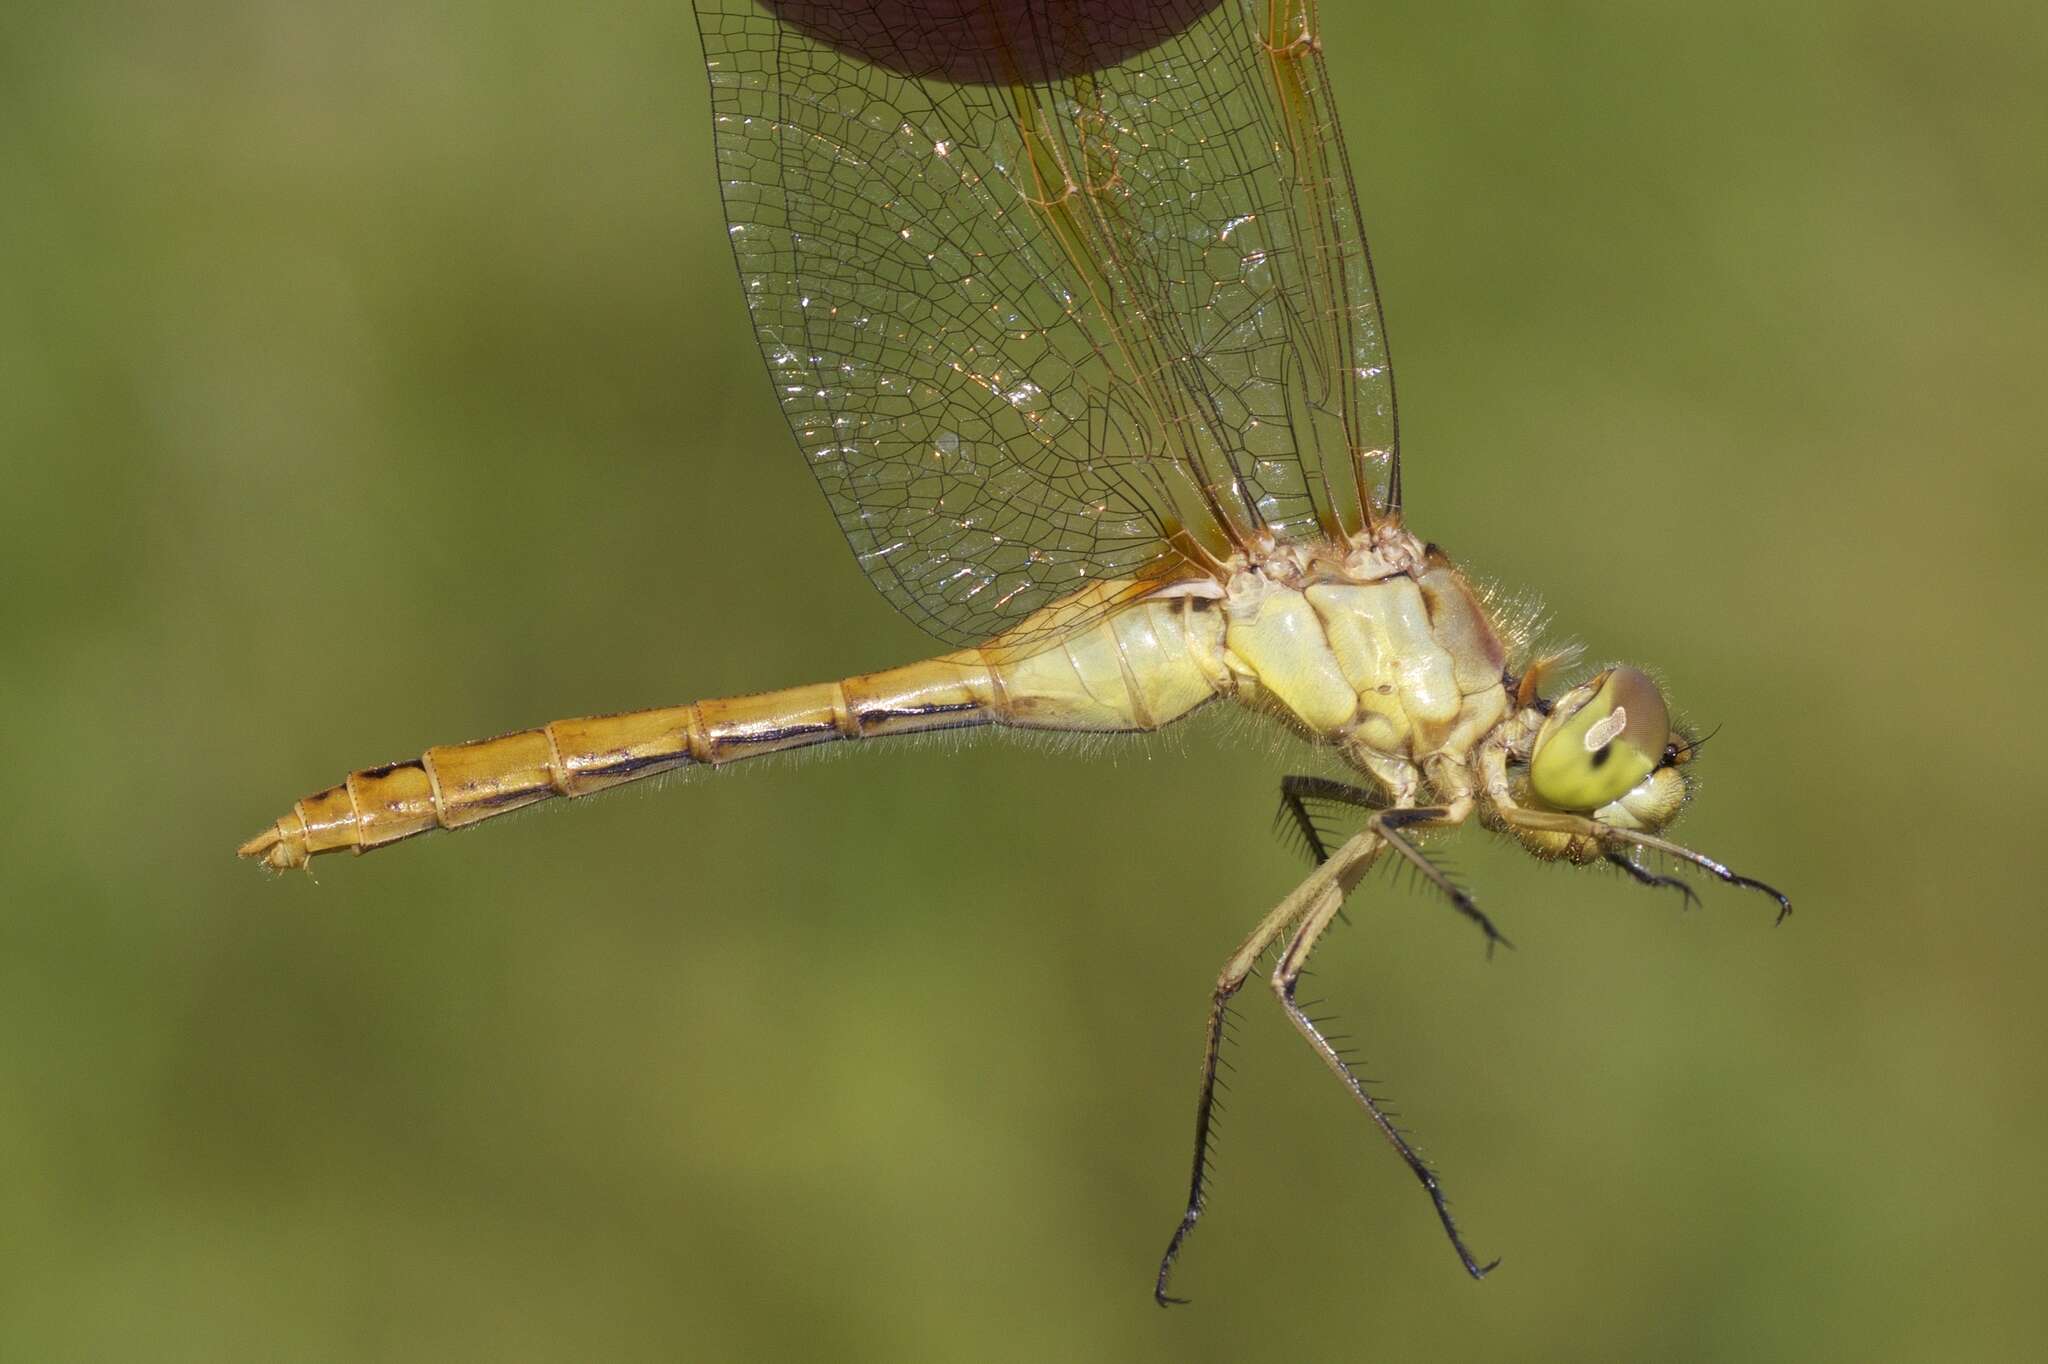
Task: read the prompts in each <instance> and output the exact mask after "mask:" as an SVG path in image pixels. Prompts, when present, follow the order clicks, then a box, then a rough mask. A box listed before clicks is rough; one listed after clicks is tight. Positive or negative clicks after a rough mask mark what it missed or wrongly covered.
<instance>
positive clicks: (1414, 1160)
mask: <svg viewBox="0 0 2048 1364" xmlns="http://www.w3.org/2000/svg"><path fill="white" fill-rule="evenodd" d="M1359 837H1360V838H1369V839H1373V840H1374V841H1375V842H1380V841H1382V835H1380V834H1378V833H1375V832H1374V831H1373V830H1371V829H1367V830H1366V831H1365V832H1364V833H1362V834H1360V835H1359ZM1375 851H1377V849H1375ZM1343 898H1344V894H1343V891H1342V890H1337V889H1334V888H1333V889H1332V891H1331V892H1330V893H1329V894H1328V895H1326V896H1324V897H1323V898H1322V899H1320V900H1319V901H1318V902H1317V903H1316V904H1315V905H1314V906H1313V907H1312V908H1311V909H1310V911H1309V913H1308V915H1307V916H1306V917H1305V918H1303V920H1302V922H1301V926H1300V927H1299V928H1297V929H1296V930H1295V932H1294V937H1293V938H1292V939H1291V940H1290V941H1289V942H1288V944H1287V948H1286V950H1285V951H1284V952H1282V953H1281V954H1280V961H1279V964H1278V965H1276V966H1275V967H1274V968H1273V980H1272V984H1273V993H1274V995H1276V996H1277V997H1278V998H1279V1000H1280V1007H1281V1008H1283V1009H1285V1010H1286V1011H1287V1017H1288V1019H1289V1020H1290V1021H1292V1022H1293V1024H1294V1026H1295V1029H1296V1030H1297V1031H1298V1032H1300V1033H1301V1035H1302V1036H1303V1037H1304V1038H1306V1039H1307V1040H1308V1044H1309V1045H1310V1046H1311V1047H1313V1048H1315V1052H1316V1055H1318V1056H1320V1057H1321V1058H1322V1059H1323V1064H1324V1065H1326V1066H1328V1067H1329V1068H1330V1071H1331V1073H1333V1074H1334V1075H1336V1077H1337V1078H1338V1079H1339V1080H1340V1081H1342V1082H1343V1084H1344V1087H1345V1088H1346V1089H1348V1090H1350V1091H1351V1097H1352V1098H1354V1099H1356V1100H1358V1102H1359V1105H1360V1106H1361V1107H1363V1108H1364V1109H1365V1112H1366V1116H1368V1117H1370V1118H1371V1119H1372V1121H1373V1125H1374V1126H1376V1127H1378V1128H1379V1129H1380V1135H1382V1136H1384V1137H1385V1138H1386V1139H1387V1141H1388V1142H1389V1143H1391V1144H1392V1146H1393V1148H1394V1150H1395V1152H1396V1153H1398V1154H1399V1155H1400V1157H1401V1159H1402V1160H1403V1161H1404V1162H1406V1163H1407V1166H1408V1168H1409V1169H1410V1170H1412V1171H1413V1172H1414V1174H1415V1177H1416V1179H1418V1180H1420V1181H1421V1183H1422V1187H1423V1188H1424V1189H1426V1190H1428V1191H1429V1200H1430V1202H1431V1203H1432V1204H1434V1205H1435V1207H1436V1215H1437V1220H1438V1221H1439V1222H1441V1223H1443V1228H1444V1234H1445V1235H1447V1236H1449V1237H1450V1239H1451V1248H1452V1249H1453V1250H1455V1251H1457V1253H1458V1259H1459V1260H1460V1261H1462V1262H1463V1264H1464V1266H1465V1272H1466V1273H1468V1274H1470V1275H1471V1276H1472V1277H1473V1278H1475V1279H1483V1278H1485V1277H1486V1276H1487V1274H1488V1273H1490V1272H1491V1271H1492V1270H1493V1267H1494V1266H1495V1265H1498V1264H1499V1263H1500V1261H1499V1260H1493V1261H1491V1262H1489V1263H1487V1264H1483V1265H1482V1264H1480V1263H1479V1261H1478V1259H1477V1258H1476V1257H1475V1256H1474V1255H1473V1254H1472V1252H1471V1250H1469V1249H1468V1248H1467V1247H1466V1245H1465V1241H1464V1238H1463V1237H1462V1236H1460V1235H1459V1234H1458V1224H1457V1223H1456V1222H1455V1221H1454V1220H1453V1219H1452V1217H1451V1207H1450V1204H1449V1203H1448V1202H1447V1201H1446V1200H1445V1198H1444V1191H1443V1186H1442V1184H1440V1183H1439V1182H1438V1180H1437V1177H1436V1171H1434V1170H1432V1169H1431V1168H1430V1167H1429V1163H1428V1162H1427V1161H1425V1160H1423V1158H1422V1156H1421V1155H1420V1154H1419V1153H1418V1152H1417V1151H1416V1150H1415V1148H1414V1147H1413V1146H1411V1145H1409V1143H1408V1138H1407V1136H1406V1135H1405V1134H1404V1133H1403V1132H1402V1131H1401V1129H1400V1128H1398V1127H1396V1126H1395V1125H1394V1122H1393V1120H1392V1119H1391V1118H1389V1117H1388V1116H1387V1114H1386V1113H1385V1112H1384V1111H1383V1110H1382V1109H1381V1108H1380V1106H1379V1104H1378V1103H1377V1102H1376V1101H1375V1100H1374V1099H1373V1097H1372V1094H1371V1093H1370V1092H1369V1091H1368V1090H1367V1089H1366V1087H1365V1084H1364V1082H1363V1081H1361V1080H1360V1079H1359V1078H1358V1075H1357V1074H1356V1072H1354V1071H1353V1070H1352V1069H1351V1066H1350V1063H1349V1062H1347V1061H1346V1060H1345V1059H1344V1056H1343V1054H1342V1053H1340V1052H1339V1051H1338V1050H1337V1048H1336V1047H1335V1046H1333V1045H1331V1043H1330V1040H1329V1039H1328V1038H1327V1037H1325V1036H1323V1033H1322V1030H1321V1029H1320V1028H1318V1027H1317V1026H1316V1022H1315V1020H1314V1019H1312V1018H1310V1017H1309V1016H1308V1014H1307V1013H1306V1012H1305V1011H1304V1010H1303V1009H1302V1007H1301V1005H1300V1004H1299V1003H1297V1002H1296V1001H1295V998H1294V987H1295V985H1296V984H1297V983H1298V982H1299V980H1300V979H1301V972H1302V968H1303V967H1304V966H1306V965H1307V963H1308V957H1309V953H1311V952H1313V951H1314V950H1315V946H1316V941H1317V939H1319V938H1321V937H1322V935H1323V930H1325V929H1326V928H1328V927H1329V926H1330V920H1332V919H1334V918H1335V917H1336V916H1337V907H1338V905H1339V904H1341V903H1342V902H1343Z"/></svg>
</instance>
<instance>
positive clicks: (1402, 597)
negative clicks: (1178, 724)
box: [1220, 528, 1511, 767]
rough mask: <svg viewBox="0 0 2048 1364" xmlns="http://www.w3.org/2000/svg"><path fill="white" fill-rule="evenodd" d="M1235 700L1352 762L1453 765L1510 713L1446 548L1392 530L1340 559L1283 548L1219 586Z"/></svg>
mask: <svg viewBox="0 0 2048 1364" xmlns="http://www.w3.org/2000/svg"><path fill="white" fill-rule="evenodd" d="M1220 606H1221V610H1222V613H1223V617H1224V629H1223V638H1222V648H1223V652H1224V662H1225V664H1226V666H1227V667H1228V668H1229V669H1230V672H1231V674H1232V675H1233V676H1234V677H1235V678H1236V680H1237V684H1238V688H1237V690H1238V698H1239V699H1240V700H1242V701H1244V702H1246V703H1247V704H1250V705H1253V706H1255V707H1258V708H1261V709H1265V710H1268V711H1271V712H1273V713H1275V714H1277V715H1279V716H1280V717H1281V718H1282V719H1283V720H1285V721H1287V722H1288V723H1289V724H1291V725H1293V726H1294V727H1295V728H1297V729H1299V730H1301V731H1303V732H1304V733H1305V734H1306V735H1308V737H1310V738H1312V739H1314V740H1317V741H1319V742H1325V743H1332V744H1337V745H1339V746H1340V747H1342V748H1343V749H1344V750H1345V751H1346V754H1347V756H1348V757H1350V758H1352V760H1353V761H1355V762H1357V763H1358V764H1359V765H1360V766H1366V767H1371V766H1373V763H1372V760H1373V759H1375V758H1384V759H1389V760H1396V761H1404V762H1407V763H1412V764H1418V765H1419V764H1421V763H1422V762H1423V761H1425V760H1426V759H1429V758H1431V757H1434V756H1438V755H1441V756H1443V757H1446V758H1449V759H1451V760H1453V761H1455V762H1457V763H1458V764H1459V765H1461V766H1462V765H1463V763H1464V761H1465V759H1466V758H1467V757H1468V756H1469V755H1470V753H1471V752H1472V749H1473V747H1474V746H1475V745H1476V744H1477V743H1478V741H1479V740H1480V739H1481V738H1483V737H1484V736H1485V735H1486V734H1487V733H1488V732H1490V731H1491V730H1493V729H1494V728H1495V727H1496V726H1497V725H1499V724H1500V723H1501V722H1502V721H1503V720H1504V719H1506V718H1507V716H1508V714H1509V711H1510V708H1511V703H1510V698H1509V696H1508V693H1507V691H1506V689H1505V687H1504V685H1503V683H1502V668H1503V664H1504V662H1505V658H1506V651H1505V649H1504V648H1503V647H1502V645H1501V641H1500V637H1499V635H1498V634H1497V633H1496V632H1495V630H1494V627H1493V624H1492V622H1491V621H1490V620H1489V619H1488V618H1487V615H1486V612H1485V611H1484V609H1483V608H1482V607H1481V605H1480V603H1479V599H1478V596H1477V595H1476V594H1475V593H1474V592H1473V591H1472V590H1471V588H1470V587H1469V586H1468V585H1467V584H1466V582H1465V580H1464V578H1463V576H1462V575H1460V574H1459V572H1458V571H1457V569H1456V568H1454V567H1453V566H1452V565H1451V563H1450V561H1449V560H1448V559H1447V558H1446V557H1445V556H1444V555H1443V553H1442V552H1441V551H1439V550H1437V549H1435V548H1434V547H1433V546H1428V545H1425V544H1423V543H1422V542H1421V541H1420V540H1417V539H1416V538H1415V537H1413V536H1411V535H1409V534H1408V533H1407V532H1405V531H1402V530H1399V529H1398V528H1388V529H1387V530H1384V531H1382V532H1380V533H1379V534H1378V535H1377V536H1375V537H1373V538H1372V539H1371V540H1365V539H1363V537H1361V540H1360V541H1358V542H1354V543H1353V544H1352V545H1350V546H1347V547H1346V549H1345V550H1344V551H1343V552H1332V551H1331V550H1330V549H1323V550H1321V551H1319V552H1316V551H1312V552H1308V553H1299V552H1295V553H1280V554H1275V555H1273V556H1271V557H1269V558H1263V559H1261V560H1260V561H1259V562H1257V563H1246V564H1244V565H1243V566H1242V567H1241V568H1240V569H1239V571H1238V572H1236V573H1234V574H1233V575H1232V577H1231V579H1230V581H1229V582H1228V584H1227V585H1226V587H1225V589H1224V593H1223V597H1222V600H1221V603H1220Z"/></svg>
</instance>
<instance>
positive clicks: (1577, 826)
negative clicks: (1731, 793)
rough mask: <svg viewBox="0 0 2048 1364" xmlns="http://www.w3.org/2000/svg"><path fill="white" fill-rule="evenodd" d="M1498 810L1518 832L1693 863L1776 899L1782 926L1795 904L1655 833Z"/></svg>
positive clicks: (1547, 813) (1518, 809)
mask: <svg viewBox="0 0 2048 1364" xmlns="http://www.w3.org/2000/svg"><path fill="white" fill-rule="evenodd" d="M1499 808H1500V816H1501V818H1502V819H1503V820H1505V821H1506V822H1507V823H1509V824H1511V825H1513V826H1514V827H1515V828H1518V829H1534V830H1539V831H1543V832H1549V833H1567V834H1577V835H1579V836H1580V837H1582V838H1590V839H1593V840H1595V841H1597V843H1598V844H1599V846H1600V847H1601V848H1602V849H1605V850H1606V851H1608V852H1613V851H1615V850H1616V849H1618V848H1620V847H1623V846H1631V847H1637V848H1648V849H1650V850H1651V851H1652V852H1660V853H1663V854H1664V855H1665V856H1666V857H1670V858H1673V859H1675V860H1677V861H1680V862H1688V863H1691V864H1692V865H1693V866H1695V867H1698V868H1699V869H1700V870H1702V871H1704V872H1706V873H1707V874H1708V875H1710V876H1713V877H1714V878H1716V879H1717V880H1721V881H1725V882H1727V883H1728V884H1729V885H1731V886H1739V887H1741V888H1742V889H1744V890H1754V891H1758V892H1761V893H1762V894H1765V895H1768V896H1770V897H1771V898H1772V899H1773V900H1776V901H1777V902H1778V922H1779V923H1783V922H1784V921H1785V916H1786V915H1787V914H1790V913H1791V912H1792V901H1791V900H1790V899H1789V898H1787V897H1786V895H1785V893H1784V892H1783V891H1781V890H1778V889H1777V888H1776V887H1774V886H1768V885H1765V884H1764V883H1763V882H1762V881H1759V880H1757V879H1756V878H1755V877H1752V876H1744V875H1742V874H1741V873H1740V872H1737V871H1732V870H1730V869H1729V868H1728V867H1727V866H1725V865H1723V864H1722V863H1720V862H1716V861H1715V860H1714V859H1713V858H1711V857H1709V856H1707V855H1706V854H1705V853H1702V852H1694V851H1693V850H1692V849H1691V848H1688V847H1686V846H1684V845H1683V844H1680V843H1673V842H1672V841H1671V840H1670V839H1668V838H1659V837H1657V836H1656V835H1655V834H1646V833H1643V832H1642V831H1641V830H1639V829H1617V828H1614V827H1613V826H1611V825H1607V824H1602V823H1600V822H1599V821H1598V820H1594V819H1588V818H1587V817H1586V816H1584V815H1571V814H1564V813H1562V812H1559V811H1555V810H1530V809H1526V808H1524V807H1522V806H1519V805H1507V806H1501V807H1499ZM1638 870H1640V868H1638ZM1643 874H1644V875H1645V876H1649V875H1651V873H1649V872H1644V873H1643ZM1663 879H1664V880H1665V881H1669V880H1671V879H1672V878H1670V877H1666V878H1663Z"/></svg>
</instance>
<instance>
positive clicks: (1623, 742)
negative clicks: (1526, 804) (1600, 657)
mask: <svg viewBox="0 0 2048 1364" xmlns="http://www.w3.org/2000/svg"><path fill="white" fill-rule="evenodd" d="M1694 748H1695V744H1694V742H1693V741H1692V740H1691V739H1689V738H1687V737H1686V736H1684V735H1682V734H1679V733H1677V732H1675V731H1674V730H1673V729H1672V728H1671V712H1670V709H1669V708H1668V707H1667V706H1666V705H1665V704H1664V693H1663V692H1662V691H1661V690H1659V689H1658V686H1657V684H1656V682H1654V681H1652V680H1651V678H1650V676H1649V674H1648V673H1645V672H1643V671H1641V670H1640V669H1637V668H1628V667H1618V668H1608V669H1606V670H1605V671H1604V672H1601V673H1599V674H1597V675H1595V676H1593V677H1591V678H1589V679H1587V680H1586V681H1584V682H1582V683H1580V684H1579V685H1578V686H1576V687H1573V688H1572V689H1571V690H1570V691H1568V692H1566V693H1565V694H1564V695H1563V696H1561V697H1559V698H1558V700H1557V703H1556V704H1555V705H1554V706H1552V707H1551V710H1550V714H1549V715H1548V716H1546V717H1545V718H1544V721H1543V728H1542V729H1541V730H1539V731H1538V732H1537V735H1536V743H1535V746H1534V747H1533V748H1532V749H1531V750H1530V754H1529V782H1528V794H1529V795H1530V796H1531V797H1533V798H1534V800H1535V802H1536V803H1538V804H1540V805H1543V806H1546V807H1548V808H1550V809H1552V810H1563V811H1568V812H1570V813H1573V814H1582V815H1587V816H1589V817H1591V818H1592V819H1595V820H1597V821H1599V822H1600V823H1602V824H1607V825H1611V826H1613V827H1615V828H1618V829H1636V830H1641V831H1643V832H1646V833H1649V832H1655V831H1656V830H1658V829H1661V828H1663V827H1664V826H1665V825H1666V824H1669V823H1670V822H1671V821H1672V820H1673V819H1674V818H1676V817H1677V815H1678V811H1679V809H1680V808H1681V807H1682V806H1684V804H1685V800H1686V795H1687V792H1688V786H1689V784H1688V781H1687V777H1686V774H1685V773H1683V772H1681V771H1680V770H1679V769H1681V768H1682V767H1684V765H1685V764H1686V763H1688V762H1690V761H1691V760H1692V755H1693V750H1694Z"/></svg>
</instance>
